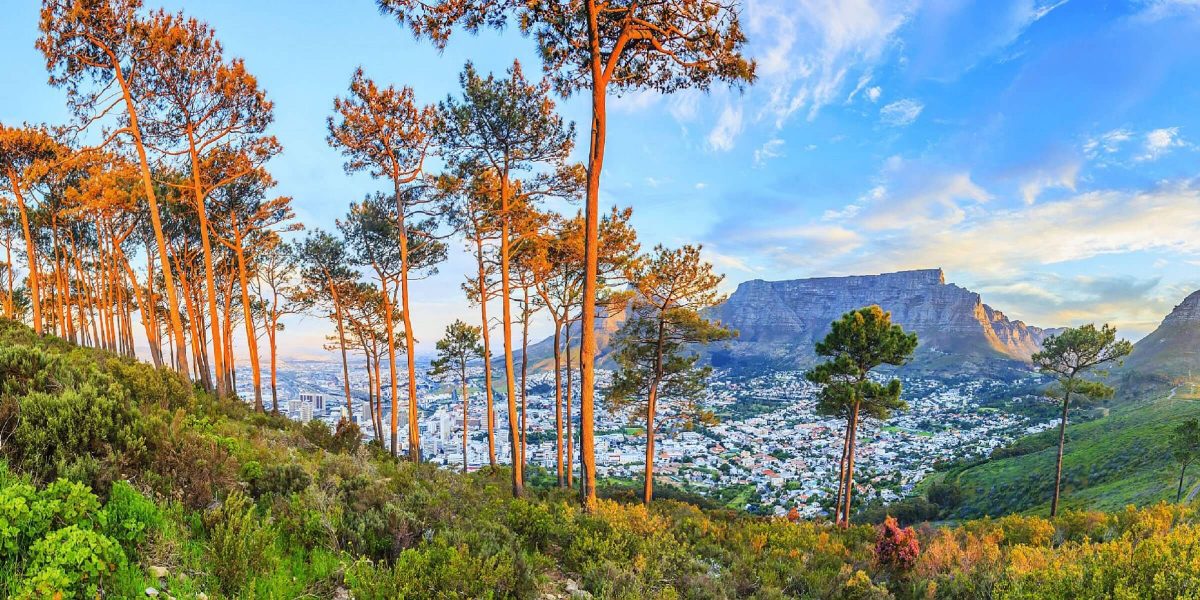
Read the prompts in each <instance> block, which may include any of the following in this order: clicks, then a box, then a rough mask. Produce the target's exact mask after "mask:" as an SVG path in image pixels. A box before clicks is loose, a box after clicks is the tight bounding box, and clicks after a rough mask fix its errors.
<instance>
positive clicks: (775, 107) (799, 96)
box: [743, 0, 915, 127]
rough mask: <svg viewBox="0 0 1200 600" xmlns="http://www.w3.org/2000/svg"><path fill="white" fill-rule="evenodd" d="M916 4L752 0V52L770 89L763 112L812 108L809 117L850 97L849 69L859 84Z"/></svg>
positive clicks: (782, 115) (780, 114)
mask: <svg viewBox="0 0 1200 600" xmlns="http://www.w3.org/2000/svg"><path fill="white" fill-rule="evenodd" d="M914 9H915V7H914V6H913V3H912V2H909V1H906V0H748V2H747V4H746V9H745V11H744V13H743V16H744V21H745V24H746V29H747V36H748V37H749V38H750V40H751V46H750V48H749V49H748V53H749V54H750V55H751V56H752V57H754V58H755V59H756V60H757V61H758V75H759V78H760V82H759V84H758V86H757V87H759V88H760V89H765V90H767V92H766V93H767V99H766V105H765V107H764V108H763V111H762V114H761V115H760V116H768V117H770V118H773V119H774V121H775V125H776V127H782V126H783V123H784V122H785V121H787V120H788V118H790V117H791V116H792V115H793V114H795V113H796V112H797V111H799V110H801V109H802V108H807V118H808V119H809V120H812V119H814V118H816V116H817V114H819V113H820V111H821V109H822V108H823V107H825V106H827V105H829V104H832V103H834V102H837V101H839V99H841V98H846V96H845V94H846V91H845V87H846V85H847V83H846V81H847V78H848V77H849V78H853V79H851V81H853V82H855V85H856V90H857V89H861V88H862V87H863V86H865V85H866V83H867V82H868V81H869V80H870V71H871V67H872V66H873V65H875V64H877V63H879V62H880V61H881V59H882V58H884V56H885V53H886V52H885V51H886V50H887V49H888V48H889V46H890V45H891V44H892V42H893V41H894V39H895V35H896V33H897V31H898V30H899V29H900V27H901V26H902V25H903V24H904V23H905V22H906V21H907V20H908V18H909V16H910V14H911V13H912V11H913V10H914ZM855 93H856V92H852V93H851V94H850V97H851V98H853V96H854V94H855Z"/></svg>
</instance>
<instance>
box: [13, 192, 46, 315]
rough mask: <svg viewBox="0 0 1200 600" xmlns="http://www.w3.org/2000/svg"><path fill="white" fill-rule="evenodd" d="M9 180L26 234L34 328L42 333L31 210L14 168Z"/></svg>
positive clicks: (39, 287) (38, 277)
mask: <svg viewBox="0 0 1200 600" xmlns="http://www.w3.org/2000/svg"><path fill="white" fill-rule="evenodd" d="M8 180H9V181H10V182H11V183H12V193H13V197H15V198H16V199H17V212H19V213H20V215H21V230H22V231H23V232H24V235H25V257H26V261H27V263H28V264H27V265H26V267H27V269H28V270H29V300H30V302H31V303H32V305H33V330H34V331H36V332H38V333H42V296H41V286H40V285H39V279H41V277H40V275H39V274H38V261H37V251H36V250H35V249H34V239H33V232H32V231H31V228H30V227H29V210H28V209H27V208H26V207H25V196H24V194H22V193H21V185H20V183H19V181H20V180H19V178H18V177H17V173H16V171H15V170H14V169H11V168H10V169H9V172H8Z"/></svg>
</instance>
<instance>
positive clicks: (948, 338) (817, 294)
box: [708, 269, 1046, 367]
mask: <svg viewBox="0 0 1200 600" xmlns="http://www.w3.org/2000/svg"><path fill="white" fill-rule="evenodd" d="M872 304H878V305H879V306H880V307H882V308H883V309H884V310H886V311H889V312H891V313H892V321H893V322H894V323H897V324H899V325H901V326H903V327H904V329H905V330H907V331H912V332H916V333H917V336H918V338H919V339H920V346H919V348H920V350H919V351H918V352H919V353H920V352H922V351H924V352H925V353H927V354H929V353H931V352H932V353H933V354H936V355H941V354H950V355H963V356H972V357H983V358H989V357H991V358H1002V359H1003V358H1008V359H1011V360H1013V361H1028V360H1029V357H1030V355H1032V354H1033V353H1034V352H1037V351H1038V350H1040V349H1041V343H1042V340H1043V339H1044V338H1045V335H1046V334H1045V332H1044V331H1043V330H1042V329H1040V328H1037V327H1032V326H1029V325H1026V324H1025V323H1023V322H1021V321H1016V320H1011V319H1009V318H1008V317H1007V316H1005V315H1004V313H1002V312H1000V311H998V310H995V309H993V308H992V307H990V306H988V305H987V304H984V303H983V302H982V300H981V299H980V297H979V294H977V293H975V292H972V291H970V290H967V289H964V288H961V287H959V286H957V285H954V284H947V283H946V279H945V275H944V274H943V273H942V270H941V269H923V270H917V271H901V272H898V273H884V274H882V275H856V276H852V277H817V278H813V279H794V280H790V281H763V280H761V279H756V280H753V281H746V282H743V283H742V284H741V285H739V286H738V287H737V290H736V291H734V293H733V294H732V295H730V296H729V299H728V300H726V301H725V302H724V303H723V304H721V305H720V306H717V307H716V308H714V309H713V310H712V311H710V314H709V315H708V316H709V317H710V318H715V319H717V320H719V321H721V322H722V323H723V324H725V325H726V326H728V327H731V328H733V329H736V330H738V332H739V335H738V337H737V338H736V340H735V341H733V342H731V344H730V346H731V348H732V354H733V360H735V361H736V360H739V359H741V358H749V359H752V360H753V359H759V360H761V359H764V358H765V359H767V360H770V359H776V360H784V361H790V362H792V363H793V364H794V365H795V366H800V367H807V366H809V365H811V364H812V363H813V362H814V360H815V356H814V355H813V346H814V345H815V344H816V342H817V341H819V340H821V339H822V338H824V337H825V335H826V334H827V333H828V332H829V329H830V327H829V325H830V323H831V322H833V321H834V320H836V319H838V318H840V317H841V316H842V315H843V314H845V313H847V312H849V311H851V310H854V309H857V308H862V307H864V306H870V305H872ZM719 346H721V344H716V345H714V347H713V348H711V349H710V350H713V351H716V350H718V347H719ZM763 353H767V354H768V356H765V357H764V356H762V354H763ZM738 355H742V356H738ZM920 358H921V356H920V354H918V357H917V360H918V361H919V360H920Z"/></svg>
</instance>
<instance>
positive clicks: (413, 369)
mask: <svg viewBox="0 0 1200 600" xmlns="http://www.w3.org/2000/svg"><path fill="white" fill-rule="evenodd" d="M392 181H393V182H394V183H395V187H396V224H397V226H398V227H399V228H400V319H401V321H403V323H404V359H405V361H406V362H407V367H408V458H409V460H411V461H412V462H421V431H420V429H419V425H418V418H419V416H420V415H419V414H418V412H417V363H416V356H415V355H416V351H417V346H416V344H417V341H416V339H414V338H413V327H412V311H411V310H410V307H409V303H408V267H409V263H408V256H409V253H408V250H409V248H408V226H407V225H406V224H405V218H404V206H403V201H402V200H401V198H402V193H403V190H402V189H401V183H402V178H401V175H400V166H399V165H398V164H396V163H393V164H392ZM386 326H387V328H388V334H389V340H390V339H391V338H390V335H391V330H392V329H393V325H392V322H391V321H390V320H389V321H388V322H387V323H386ZM389 344H390V342H389ZM395 365H396V363H395V362H394V361H393V362H392V365H391V367H390V369H391V370H393V371H394V370H395V369H396V366H395ZM395 403H396V397H395V395H394V394H393V396H392V430H393V431H395V427H396V409H395ZM395 450H396V448H395V444H394V443H393V445H392V451H393V453H394V452H395Z"/></svg>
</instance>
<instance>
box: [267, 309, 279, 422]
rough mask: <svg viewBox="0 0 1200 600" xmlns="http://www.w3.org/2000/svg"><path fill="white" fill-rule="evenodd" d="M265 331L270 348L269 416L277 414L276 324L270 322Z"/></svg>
mask: <svg viewBox="0 0 1200 600" xmlns="http://www.w3.org/2000/svg"><path fill="white" fill-rule="evenodd" d="M268 326H269V329H267V343H268V344H270V346H271V414H273V415H278V414H279V389H278V385H279V378H278V365H279V362H278V356H279V351H278V348H277V347H276V345H275V333H276V332H275V327H276V323H274V322H270V323H269V324H268Z"/></svg>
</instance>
